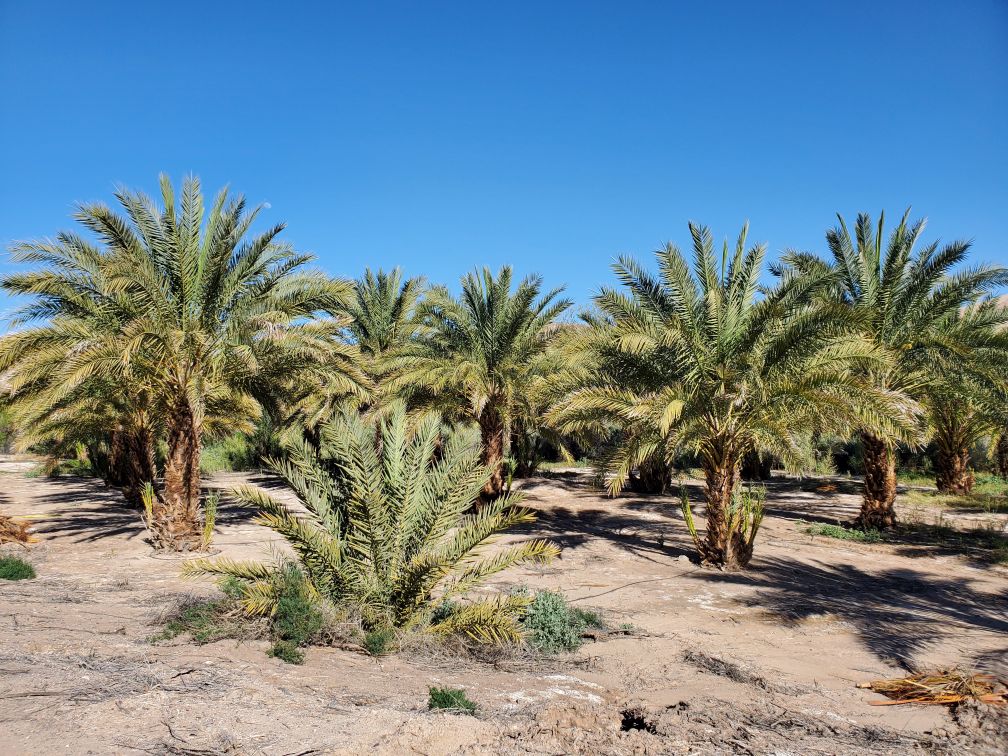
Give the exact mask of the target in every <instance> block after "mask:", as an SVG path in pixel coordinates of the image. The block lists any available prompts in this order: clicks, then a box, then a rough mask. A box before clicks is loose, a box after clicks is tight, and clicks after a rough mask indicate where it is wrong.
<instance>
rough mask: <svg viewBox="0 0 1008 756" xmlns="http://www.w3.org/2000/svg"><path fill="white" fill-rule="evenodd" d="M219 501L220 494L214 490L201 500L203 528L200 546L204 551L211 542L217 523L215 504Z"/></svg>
mask: <svg viewBox="0 0 1008 756" xmlns="http://www.w3.org/2000/svg"><path fill="white" fill-rule="evenodd" d="M219 501H220V494H218V493H217V492H216V491H212V492H210V493H209V494H208V495H207V497H206V501H204V502H203V529H202V532H201V534H200V548H202V549H203V551H206V550H207V549H209V548H210V544H211V543H213V534H214V527H215V526H216V524H217V504H218V503H219Z"/></svg>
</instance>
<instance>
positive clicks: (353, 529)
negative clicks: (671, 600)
mask: <svg viewBox="0 0 1008 756" xmlns="http://www.w3.org/2000/svg"><path fill="white" fill-rule="evenodd" d="M441 428H442V420H441V418H440V417H439V416H437V415H432V414H428V415H426V416H421V417H418V418H414V420H413V421H412V422H411V421H410V420H409V419H408V417H407V412H406V407H405V404H404V403H402V402H397V403H396V404H395V405H394V406H393V407H392V408H391V409H390V411H389V412H388V413H387V415H386V416H385V417H376V418H371V419H370V420H366V419H364V418H362V417H361V416H360V415H359V414H358V413H356V412H353V411H348V412H344V413H343V414H341V415H340V416H339V417H337V418H336V419H335V420H333V421H331V422H328V423H326V424H325V425H324V426H323V428H322V433H321V439H322V440H321V443H320V448H319V449H318V450H315V449H314V448H312V447H311V446H309V445H308V444H303V443H302V444H298V445H291V446H289V447H288V448H287V456H286V457H285V458H284V459H283V460H282V461H279V462H276V463H274V465H273V467H274V470H275V472H276V473H277V474H278V475H280V476H281V477H282V478H283V479H284V480H286V481H287V482H288V484H289V485H290V486H291V488H293V490H294V492H295V494H296V495H297V497H298V503H299V505H300V506H299V507H298V508H297V511H295V510H293V509H292V508H290V507H289V506H287V505H286V504H284V503H283V502H281V501H279V500H277V499H275V498H273V497H272V496H271V495H270V494H269V493H268V492H267V491H264V490H262V489H260V488H256V487H254V486H243V487H241V488H238V489H236V490H235V494H236V495H237V496H238V498H239V499H241V500H242V501H244V502H246V503H248V504H249V505H251V506H254V507H256V508H258V509H259V511H260V512H261V519H262V522H263V523H264V524H266V525H268V526H269V527H271V528H273V529H274V530H276V531H277V532H278V533H280V534H281V535H282V536H283V537H284V538H285V539H286V540H287V541H288V542H289V543H290V545H291V547H292V548H293V550H294V553H295V554H296V555H297V559H298V561H299V562H300V567H301V572H302V574H303V575H304V579H305V582H306V585H305V589H306V590H305V593H307V594H308V595H310V596H312V597H314V598H316V599H320V600H324V601H327V602H331V603H332V604H334V605H335V606H337V607H339V608H343V609H350V610H352V611H353V612H355V613H357V614H358V615H359V616H360V618H361V620H362V623H363V625H364V627H365V630H368V631H375V630H382V629H389V628H393V629H406V630H409V629H414V628H415V629H430V630H431V631H433V632H435V633H445V634H448V633H465V634H468V635H470V636H471V637H473V638H476V639H478V640H482V641H493V642H514V641H517V640H519V639H520V637H521V631H520V627H519V625H518V614H519V613H520V611H521V609H523V608H524V607H525V606H526V605H527V604H528V601H529V599H528V597H526V596H522V595H520V594H518V595H507V596H497V597H484V598H477V599H471V600H468V601H466V603H463V604H461V605H459V606H457V607H456V608H454V610H453V611H451V612H448V613H447V614H445V615H444V616H442V617H440V618H433V614H434V610H435V609H436V608H437V607H438V606H445V605H446V604H447V602H449V601H455V600H456V599H464V598H466V594H468V593H469V592H470V591H471V590H472V589H473V588H476V587H477V586H479V585H480V584H481V583H484V582H485V581H486V580H487V579H488V578H489V577H491V576H492V575H495V574H497V573H499V572H501V571H502V570H505V569H507V568H509V567H511V566H514V565H518V564H523V563H526V562H545V561H548V560H550V559H552V558H553V557H554V556H556V555H557V553H558V550H557V548H556V546H554V545H553V544H551V543H549V542H547V541H543V540H533V541H526V542H523V543H520V544H517V545H511V546H509V547H507V548H504V549H494V550H493V551H492V552H488V550H487V547H488V546H489V545H490V544H492V543H493V542H494V541H495V540H496V539H497V537H498V536H499V535H500V534H501V532H502V531H504V530H506V529H508V528H510V527H513V526H514V525H518V524H522V523H528V522H531V521H532V520H534V519H535V518H534V517H533V515H532V513H531V512H530V511H529V510H527V509H523V508H521V507H518V506H517V503H518V501H519V499H518V497H516V496H505V497H502V498H499V499H496V500H494V501H493V502H491V503H490V504H488V505H487V506H486V507H484V508H483V509H481V510H480V511H479V512H476V513H469V514H467V512H469V511H470V510H471V506H472V504H473V502H474V501H475V499H476V497H477V496H479V494H480V491H481V490H482V488H483V486H484V484H485V483H486V481H487V480H488V479H489V477H490V471H489V470H488V469H487V468H486V467H484V466H483V465H481V464H480V463H479V461H478V457H479V451H478V450H477V449H475V448H474V447H473V445H472V444H471V443H470V442H469V440H468V439H467V438H465V436H464V434H461V433H456V434H455V435H453V436H451V437H449V438H448V440H447V441H446V442H444V444H443V446H442V449H441V454H440V455H438V456H437V457H435V454H434V450H435V447H436V446H437V445H438V444H439V443H441ZM186 571H187V573H189V574H206V573H211V574H218V575H230V576H232V577H236V578H239V579H240V580H243V581H245V582H244V588H243V594H244V603H245V606H246V609H248V610H249V611H250V612H252V613H257V614H269V613H271V612H272V611H273V609H274V607H275V604H276V601H277V585H278V583H279V582H280V580H279V578H280V577H281V576H282V575H283V574H284V565H283V563H282V562H281V563H278V564H272V565H271V564H262V563H258V562H234V561H232V560H229V559H218V560H213V561H210V560H198V561H194V562H190V563H189V564H188V565H187V566H186ZM447 605H448V606H450V605H451V604H447ZM432 620H433V621H432Z"/></svg>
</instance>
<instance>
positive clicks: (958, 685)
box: [858, 669, 1008, 706]
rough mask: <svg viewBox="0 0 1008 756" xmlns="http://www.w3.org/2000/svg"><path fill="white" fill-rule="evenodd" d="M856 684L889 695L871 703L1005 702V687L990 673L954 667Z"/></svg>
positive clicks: (889, 704)
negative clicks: (972, 671) (964, 670)
mask: <svg viewBox="0 0 1008 756" xmlns="http://www.w3.org/2000/svg"><path fill="white" fill-rule="evenodd" d="M858 687H859V688H867V689H870V690H873V691H875V692H876V693H881V694H882V695H884V696H886V697H887V698H889V699H891V700H889V701H872V702H871V703H872V705H873V706H892V705H894V704H908V703H923V704H945V705H949V704H957V703H962V702H963V701H968V700H974V701H980V702H982V703H987V704H994V705H997V706H1004V705H1005V704H1006V703H1008V690H1006V689H1005V686H1004V685H1003V684H1002V683H1001V682H1000V681H998V679H997V678H995V677H994V676H993V675H986V674H978V673H973V674H970V673H968V672H962V671H960V670H957V669H946V670H940V671H938V672H930V673H928V672H925V673H921V674H916V675H910V676H909V677H900V678H896V679H892V680H875V681H873V682H868V683H858Z"/></svg>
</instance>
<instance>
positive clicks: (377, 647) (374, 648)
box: [364, 627, 396, 656]
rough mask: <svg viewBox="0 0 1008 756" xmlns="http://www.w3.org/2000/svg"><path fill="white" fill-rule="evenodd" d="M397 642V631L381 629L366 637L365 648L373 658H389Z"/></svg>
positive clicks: (387, 628)
mask: <svg viewBox="0 0 1008 756" xmlns="http://www.w3.org/2000/svg"><path fill="white" fill-rule="evenodd" d="M395 640H396V635H395V630H393V629H392V628H390V627H383V628H379V629H378V630H372V631H371V632H370V633H366V634H365V635H364V648H365V649H366V650H367V652H368V653H369V654H371V656H388V655H389V654H390V653H392V650H393V648H394V647H395Z"/></svg>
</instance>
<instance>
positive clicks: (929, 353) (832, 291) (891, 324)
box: [778, 210, 1008, 528]
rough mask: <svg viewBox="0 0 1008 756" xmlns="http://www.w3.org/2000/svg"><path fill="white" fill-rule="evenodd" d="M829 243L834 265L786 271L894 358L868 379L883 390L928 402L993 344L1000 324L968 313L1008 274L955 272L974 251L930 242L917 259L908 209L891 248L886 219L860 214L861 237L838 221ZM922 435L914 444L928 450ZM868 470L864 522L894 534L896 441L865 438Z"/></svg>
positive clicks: (792, 263) (982, 269) (792, 258)
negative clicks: (816, 283)
mask: <svg viewBox="0 0 1008 756" xmlns="http://www.w3.org/2000/svg"><path fill="white" fill-rule="evenodd" d="M838 218H839V225H838V226H837V227H836V228H834V229H832V230H831V231H829V232H828V233H827V234H826V240H827V243H828V245H829V248H830V252H831V253H832V258H831V259H829V260H823V259H821V258H819V257H817V256H815V255H811V254H806V253H794V252H792V253H789V254H787V255H785V257H784V258H783V261H782V262H783V265H782V266H781V267H780V268H778V272H783V271H785V270H787V269H790V270H791V271H792V272H798V273H801V274H805V275H809V276H812V277H814V278H816V279H817V280H820V281H823V282H824V283H825V285H826V291H827V292H828V296H829V297H830V298H831V299H832V300H833V301H835V302H837V303H838V304H840V305H841V306H842V307H844V308H846V309H847V310H848V311H849V312H850V314H851V317H853V318H854V319H856V320H857V322H858V323H859V327H860V329H861V331H862V333H864V335H865V336H866V338H868V339H870V340H871V341H872V342H873V343H874V344H876V345H877V346H878V347H879V348H881V349H885V350H886V351H887V352H888V353H889V355H890V362H889V364H888V365H887V366H886V367H885V368H884V369H881V370H880V369H877V368H876V369H872V370H870V371H866V372H865V373H864V376H865V377H866V378H870V379H871V380H872V381H874V382H875V383H876V384H877V385H878V386H879V388H881V389H882V390H885V391H890V392H895V393H899V394H902V395H903V396H905V397H907V398H908V399H910V400H912V401H914V402H921V401H923V400H924V399H925V395H926V392H927V390H928V388H929V387H930V386H933V385H936V384H938V383H939V382H940V380H941V378H942V375H943V373H944V372H945V371H947V370H948V369H949V368H950V366H954V365H959V364H961V362H962V360H963V358H964V357H968V356H969V354H970V352H971V350H973V349H974V348H975V347H976V345H977V344H978V343H980V344H982V343H984V341H985V340H986V339H987V338H988V336H989V330H990V328H991V326H992V320H993V319H994V316H993V315H991V313H992V312H993V310H990V311H989V312H988V313H987V315H988V317H987V318H980V319H978V320H977V321H971V320H970V319H963V318H960V317H959V313H960V310H961V308H962V307H964V306H965V305H969V304H971V303H973V302H976V301H977V300H979V299H981V298H982V297H985V296H987V295H989V294H991V293H992V292H993V291H994V290H995V289H996V288H997V287H998V286H1000V285H1003V284H1004V283H1005V282H1006V281H1008V278H1006V273H1005V271H1004V269H1001V268H994V267H989V266H983V265H981V266H976V267H971V268H966V269H963V270H961V271H960V272H958V273H953V271H954V270H955V268H956V267H957V266H958V265H959V264H960V263H962V262H963V261H964V260H965V259H966V256H967V253H968V251H969V247H970V243H969V242H966V241H956V242H952V243H950V244H947V245H945V246H944V247H939V245H938V242H932V243H930V244H928V245H926V246H924V247H922V248H921V249H919V250H916V249H915V247H916V246H917V244H918V242H919V241H920V239H921V235H922V234H923V232H924V226H925V221H923V220H920V221H917V222H915V223H909V222H908V218H909V210H908V211H907V212H906V213H904V215H903V218H902V219H901V220H900V222H899V224H898V225H897V226H896V228H895V229H894V230H893V232H892V233H891V234H890V235H889V239H888V242H886V241H885V239H884V221H885V216H884V214H883V215H880V216H879V220H878V223H877V224H875V223H874V222H873V221H872V219H871V218H870V217H869V216H868V215H866V214H861V215H859V216H858V218H857V222H856V224H855V227H854V235H853V236H851V233H850V231H849V229H848V227H847V224H846V222H845V221H844V219H843V218H842V217H840V216H838ZM923 435H924V428H923V426H921V428H920V429H919V431H918V433H917V434H916V435H915V436H914V437H913V440H914V441H915V442H918V443H919V442H920V440H921V439H922V438H923ZM860 436H861V444H862V448H863V455H864V465H865V484H864V500H863V503H862V506H861V513H860V515H859V517H858V522H859V524H860V525H861V526H862V527H865V528H886V527H889V526H891V525H892V524H893V523H894V522H895V519H896V516H895V511H894V509H893V504H894V503H895V501H896V461H895V457H894V455H893V445H894V443H896V441H898V440H899V438H898V437H897V436H892V435H889V434H885V433H882V434H880V433H878V432H877V431H875V430H872V429H870V428H861V429H860Z"/></svg>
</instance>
